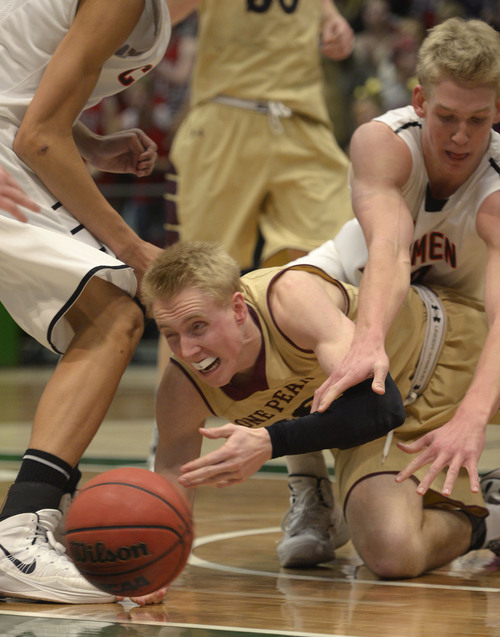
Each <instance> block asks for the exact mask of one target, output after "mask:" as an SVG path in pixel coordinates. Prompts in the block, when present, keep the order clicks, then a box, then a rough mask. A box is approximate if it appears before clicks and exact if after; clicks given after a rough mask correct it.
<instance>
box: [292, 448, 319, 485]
mask: <svg viewBox="0 0 500 637" xmlns="http://www.w3.org/2000/svg"><path fill="white" fill-rule="evenodd" d="M285 460H286V466H287V469H288V474H289V475H291V474H300V475H306V476H316V477H317V478H328V479H329V476H328V468H327V466H326V462H325V458H324V456H323V452H321V451H315V452H311V453H304V454H301V455H298V456H286V457H285Z"/></svg>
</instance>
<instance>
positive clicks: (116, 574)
mask: <svg viewBox="0 0 500 637" xmlns="http://www.w3.org/2000/svg"><path fill="white" fill-rule="evenodd" d="M66 541H67V546H68V554H69V555H70V557H71V558H72V560H73V561H74V562H75V564H76V566H77V567H78V570H79V571H80V572H81V573H82V575H83V576H84V577H85V578H86V579H88V580H89V582H92V584H94V586H97V587H98V588H100V589H102V590H104V591H106V592H108V593H111V594H113V595H119V596H122V595H123V596H124V597H136V596H141V595H146V594H148V593H152V592H153V591H156V590H158V589H159V588H161V587H162V586H166V585H167V584H169V583H170V582H171V581H172V580H173V579H175V578H176V577H177V575H179V573H180V572H181V571H182V569H183V568H184V566H185V564H186V562H187V559H188V557H189V553H190V551H191V544H192V541H193V522H192V517H191V508H190V506H189V504H188V502H187V500H186V498H185V497H184V495H183V494H182V493H181V491H180V490H179V489H178V488H177V487H176V486H175V485H174V484H172V483H171V482H169V481H168V480H166V479H165V478H163V477H161V476H160V475H158V474H157V473H153V472H151V471H148V470H146V469H139V468H124V469H112V470H111V471H106V472H105V473H102V474H100V475H98V476H96V477H95V478H93V479H92V480H90V481H89V482H87V484H86V485H85V486H84V488H83V489H81V490H80V491H79V492H78V493H77V495H76V498H75V499H74V501H73V502H72V504H71V506H70V508H69V511H68V516H67V519H66Z"/></svg>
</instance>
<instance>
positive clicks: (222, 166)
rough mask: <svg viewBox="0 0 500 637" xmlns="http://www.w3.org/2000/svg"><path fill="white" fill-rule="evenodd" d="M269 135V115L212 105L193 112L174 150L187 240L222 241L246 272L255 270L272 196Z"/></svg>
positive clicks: (182, 228)
mask: <svg viewBox="0 0 500 637" xmlns="http://www.w3.org/2000/svg"><path fill="white" fill-rule="evenodd" d="M263 135H266V137H263ZM267 135H268V130H267V117H266V116H265V115H263V114H261V113H257V112H255V111H249V110H246V109H241V108H236V107H233V106H226V105H223V104H213V103H209V104H205V105H203V106H199V107H196V108H195V109H193V110H192V111H191V112H190V114H189V115H188V117H187V119H186V120H185V121H184V122H183V124H182V126H181V128H180V129H179V131H178V133H177V135H176V137H175V140H174V143H173V147H172V153H171V158H172V163H173V164H174V166H175V169H176V171H177V194H176V204H177V215H178V219H179V223H180V226H179V227H180V236H181V238H182V239H183V240H188V241H193V240H195V241H196V240H199V241H217V242H219V243H221V244H222V245H223V246H224V247H225V248H226V250H227V251H228V252H229V254H230V255H231V256H232V257H233V258H234V259H235V260H236V261H237V263H238V264H239V266H240V268H241V269H242V270H248V269H250V268H251V267H252V266H253V257H254V251H255V248H256V244H257V237H258V228H257V215H258V211H259V208H260V206H261V202H262V201H263V199H264V198H265V196H266V189H267V178H268V177H267V175H268V173H269V170H270V168H269V164H270V152H268V144H267ZM263 149H265V150H266V152H263Z"/></svg>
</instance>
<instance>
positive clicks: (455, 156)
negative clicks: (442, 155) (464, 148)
mask: <svg viewBox="0 0 500 637" xmlns="http://www.w3.org/2000/svg"><path fill="white" fill-rule="evenodd" d="M448 156H449V157H450V158H451V159H453V161H461V160H463V159H466V158H467V157H468V156H469V153H452V152H451V151H448Z"/></svg>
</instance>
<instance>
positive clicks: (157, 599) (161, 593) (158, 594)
mask: <svg viewBox="0 0 500 637" xmlns="http://www.w3.org/2000/svg"><path fill="white" fill-rule="evenodd" d="M169 587H170V585H167V586H163V588H159V589H158V590H157V591H154V593H149V595H142V596H141V597H131V598H130V600H131V601H132V602H134V604H138V605H139V606H146V605H147V604H160V603H161V602H162V601H163V600H164V599H165V595H166V594H167V591H168V589H169ZM124 599H125V598H124V597H117V600H118V601H119V602H121V601H123V600H124Z"/></svg>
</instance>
